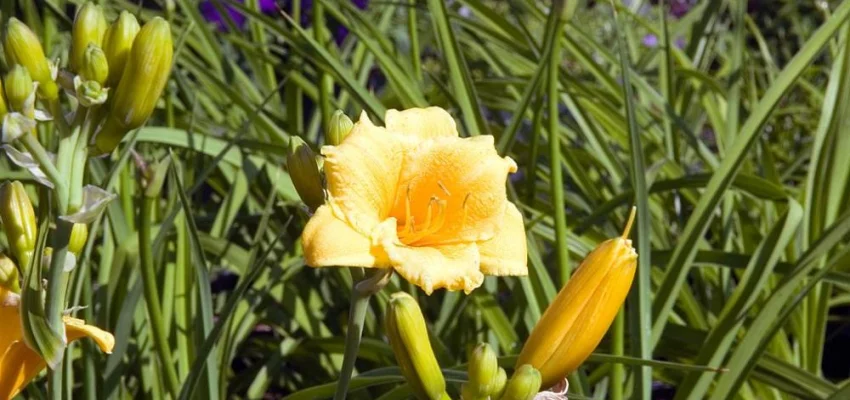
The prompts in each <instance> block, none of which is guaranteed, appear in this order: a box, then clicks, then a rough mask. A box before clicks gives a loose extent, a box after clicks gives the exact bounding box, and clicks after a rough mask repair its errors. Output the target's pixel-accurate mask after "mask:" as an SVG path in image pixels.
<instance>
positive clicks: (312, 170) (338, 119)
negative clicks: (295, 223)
mask: <svg viewBox="0 0 850 400" xmlns="http://www.w3.org/2000/svg"><path fill="white" fill-rule="evenodd" d="M328 127H329V128H328V130H327V132H325V144H326V145H328V146H336V145H338V144H340V143H342V141H343V140H345V138H346V137H347V136H348V134H349V133H351V130H352V129H353V128H354V122H352V121H351V119H350V118H348V116H347V115H345V113H343V112H342V111H341V110H337V111H336V112H334V114H333V116H332V117H331V120H330V122H329V123H328ZM286 164H287V166H288V167H289V176H290V178H291V179H292V184H293V186H295V190H296V191H297V192H298V196H299V197H300V198H301V201H303V202H304V204H306V205H307V207H308V208H309V209H310V211H315V210H316V209H317V208H319V206H321V205H322V204H324V203H325V192H324V189H323V187H324V185H323V179H322V158H321V157H320V156H318V155H316V152H314V151H313V149H312V148H310V145H309V144H307V143H305V142H304V141H303V140H301V138H299V137H297V136H292V138H291V139H290V140H289V153H288V154H287V157H286Z"/></svg>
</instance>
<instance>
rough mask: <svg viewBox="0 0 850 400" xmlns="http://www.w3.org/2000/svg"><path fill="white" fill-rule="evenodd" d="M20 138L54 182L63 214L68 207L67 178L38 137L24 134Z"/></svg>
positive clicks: (60, 211) (60, 212) (60, 210)
mask: <svg viewBox="0 0 850 400" xmlns="http://www.w3.org/2000/svg"><path fill="white" fill-rule="evenodd" d="M20 140H21V144H22V145H24V148H26V149H27V151H29V152H30V155H31V156H32V158H33V159H34V160H35V161H36V162H38V165H39V166H40V167H41V170H42V171H44V174H45V175H47V178H48V179H50V181H51V182H52V183H53V187H54V188H55V189H56V199H57V202H58V204H59V214H60V215H61V214H63V213H64V212H65V211H66V210H67V209H68V187H67V186H66V184H65V180H64V179H62V175H61V174H59V171H58V170H57V169H56V166H55V165H53V161H51V160H50V155H48V154H47V150H45V149H44V147H43V146H42V145H41V143H39V142H38V139H36V138H35V137H33V136H32V135H29V134H27V135H22V136H21V139H20Z"/></svg>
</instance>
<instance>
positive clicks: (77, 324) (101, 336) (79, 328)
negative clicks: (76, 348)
mask: <svg viewBox="0 0 850 400" xmlns="http://www.w3.org/2000/svg"><path fill="white" fill-rule="evenodd" d="M65 335H66V337H67V338H68V343H71V342H73V341H75V340H77V339H80V338H84V337H89V338H91V339H92V340H94V342H95V343H97V346H98V347H100V351H102V352H104V353H107V354H108V353H112V348H113V347H115V337H114V336H112V334H111V333H109V332H107V331H104V330H103V329H100V328H98V327H96V326H92V325H86V322H85V321H83V320H81V319H77V318H71V317H65Z"/></svg>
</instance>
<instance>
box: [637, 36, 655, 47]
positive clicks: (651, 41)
mask: <svg viewBox="0 0 850 400" xmlns="http://www.w3.org/2000/svg"><path fill="white" fill-rule="evenodd" d="M640 42H641V43H643V45H644V46H646V47H655V46H658V36H655V35H654V34H652V33H650V34H648V35H646V36H644V37H643V40H641V41H640Z"/></svg>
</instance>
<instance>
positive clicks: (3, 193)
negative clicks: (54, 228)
mask: <svg viewBox="0 0 850 400" xmlns="http://www.w3.org/2000/svg"><path fill="white" fill-rule="evenodd" d="M0 221H2V223H3V230H4V231H5V232H6V239H8V240H9V247H10V248H11V250H12V254H13V255H14V256H15V258H17V259H18V261H19V262H20V263H21V265H25V264H27V263H28V262H29V260H30V258H31V257H32V252H33V251H34V250H35V240H36V233H37V230H38V227H37V226H36V222H35V211H34V210H33V208H32V203H31V202H30V198H29V196H28V195H27V191H26V189H24V185H23V184H22V183H21V182H19V181H13V182H6V183H4V184H3V185H2V186H0Z"/></svg>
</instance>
